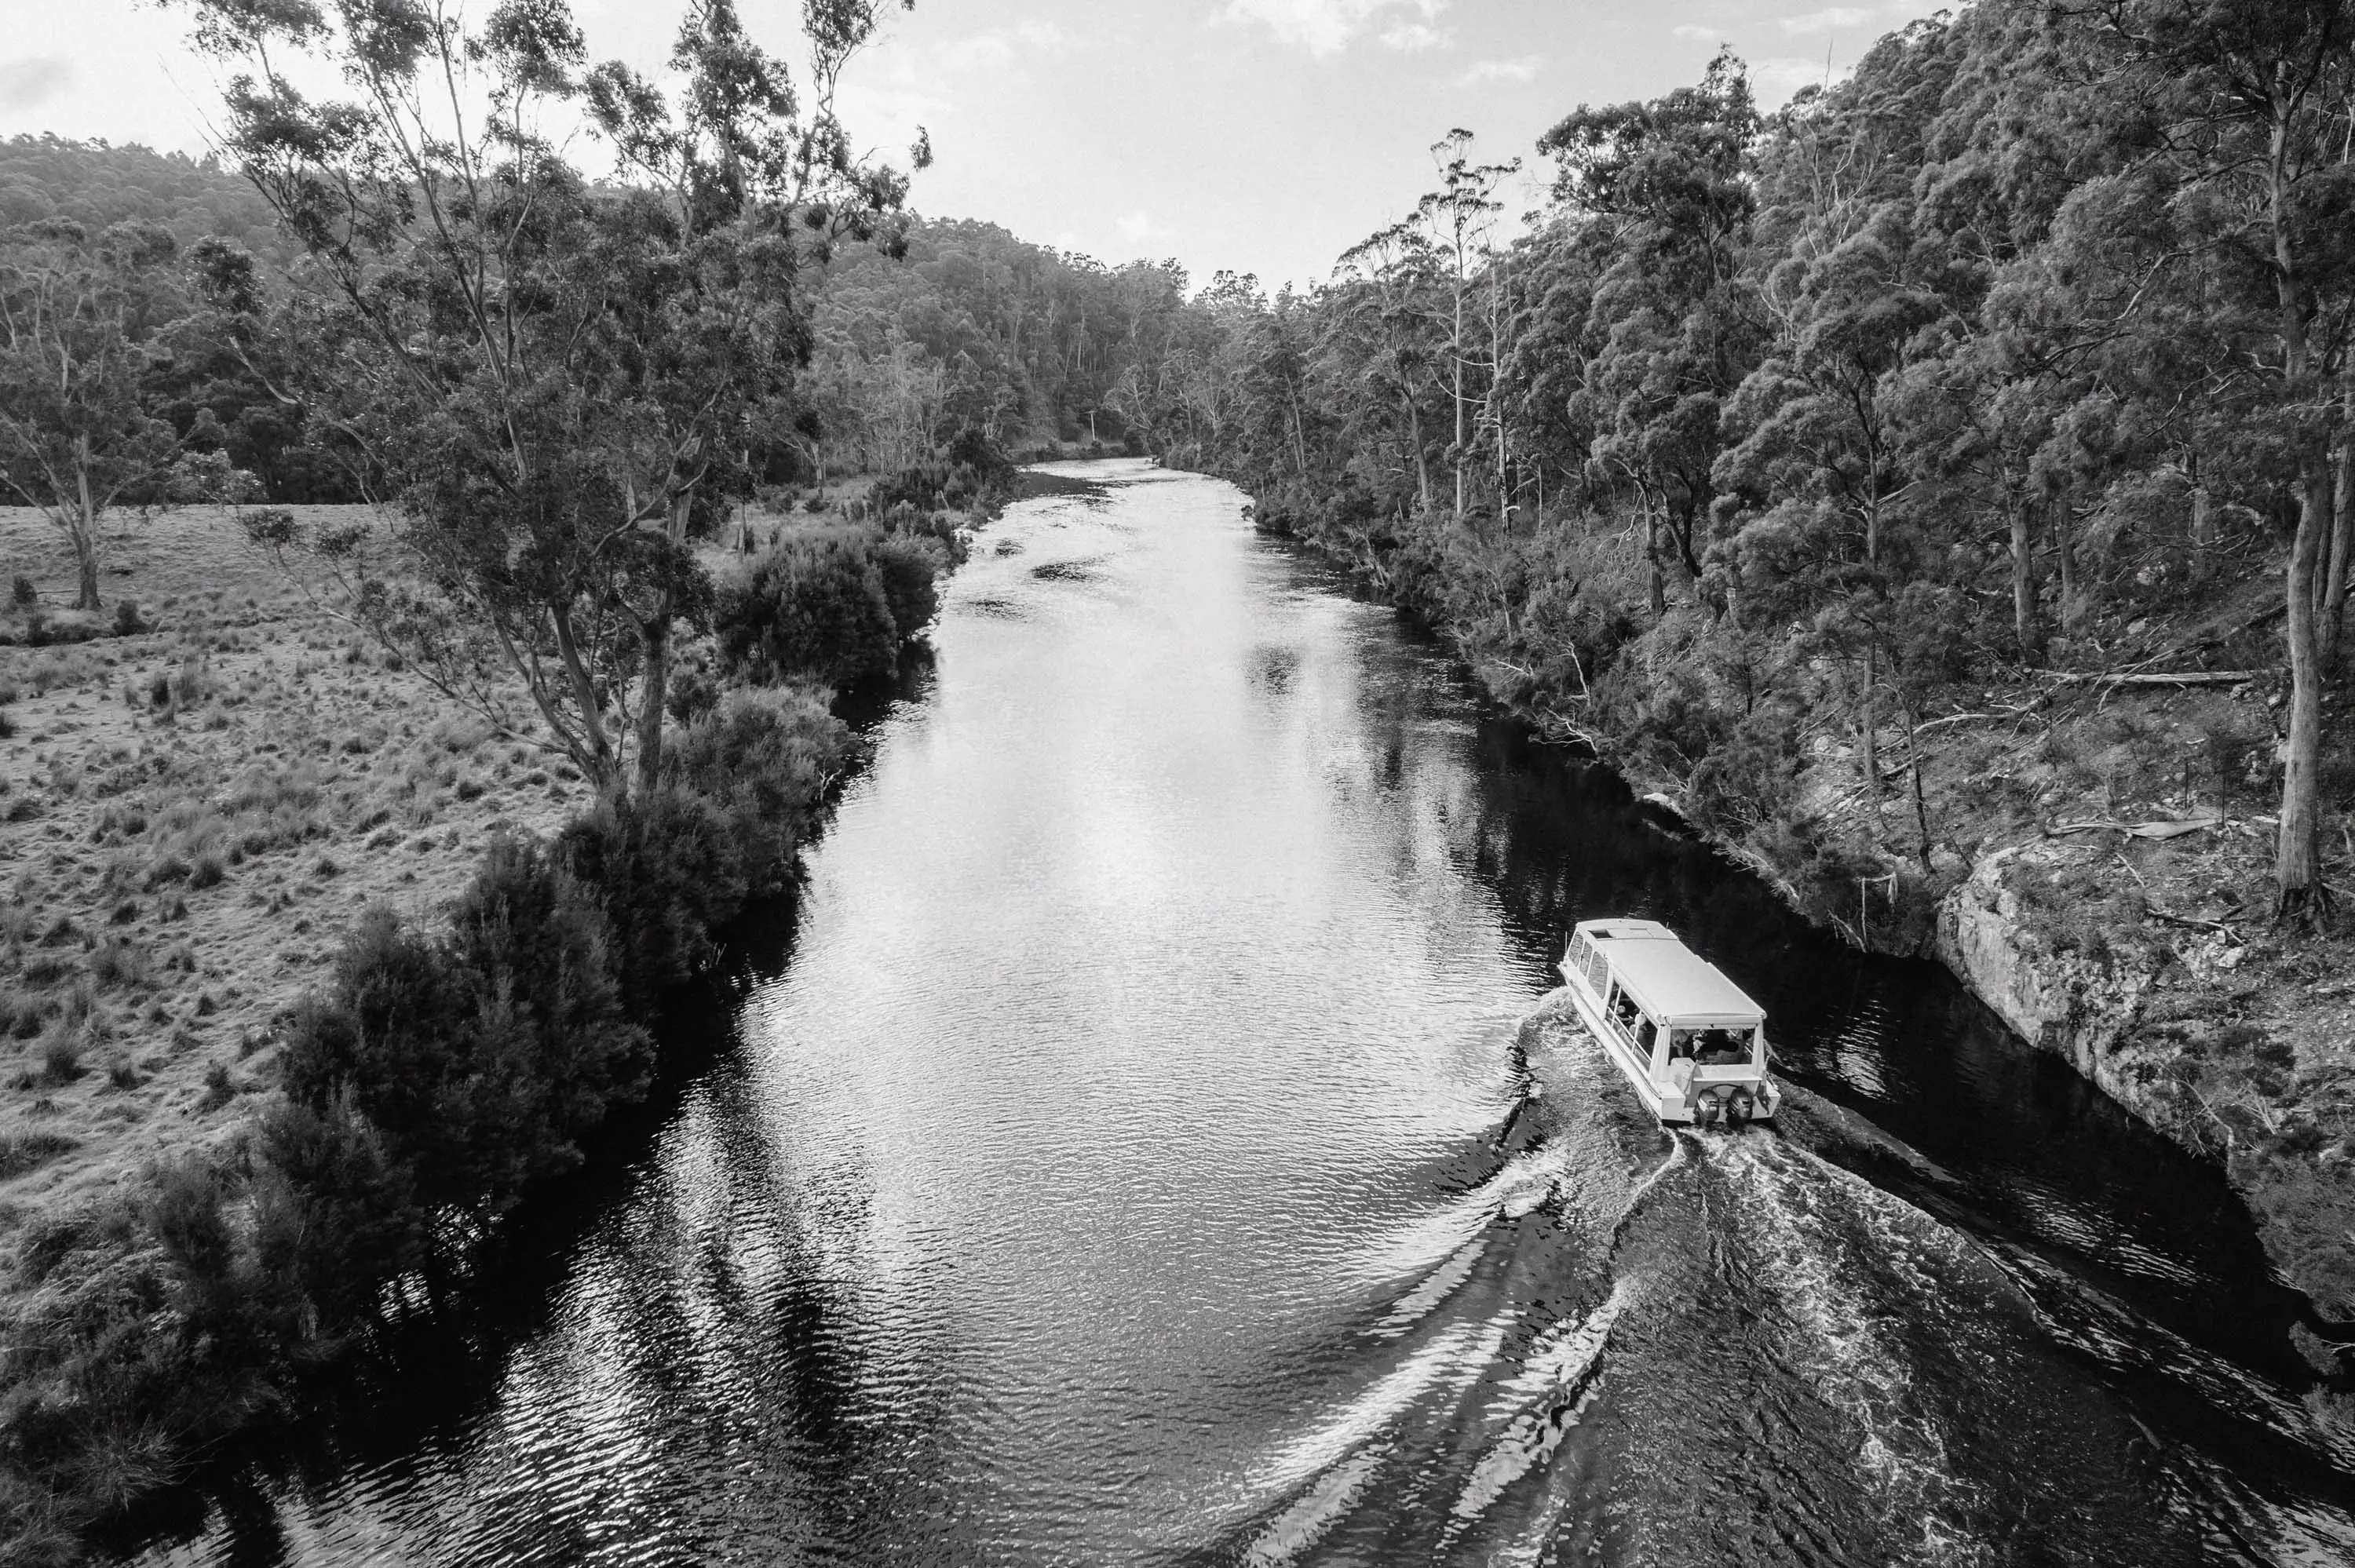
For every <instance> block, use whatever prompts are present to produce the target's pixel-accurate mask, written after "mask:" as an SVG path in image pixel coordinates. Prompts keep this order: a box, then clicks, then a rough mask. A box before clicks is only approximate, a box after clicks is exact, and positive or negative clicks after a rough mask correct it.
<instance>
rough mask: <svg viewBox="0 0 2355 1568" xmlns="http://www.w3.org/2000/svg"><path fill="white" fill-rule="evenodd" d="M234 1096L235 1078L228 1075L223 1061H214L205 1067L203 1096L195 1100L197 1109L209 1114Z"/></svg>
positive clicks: (235, 1090)
mask: <svg viewBox="0 0 2355 1568" xmlns="http://www.w3.org/2000/svg"><path fill="white" fill-rule="evenodd" d="M235 1098H237V1080H236V1079H235V1078H232V1077H230V1076H229V1067H228V1065H226V1064H225V1063H220V1062H215V1063H214V1064H213V1065H211V1066H209V1067H208V1068H206V1069H205V1097H204V1098H202V1099H200V1100H198V1101H197V1111H198V1112H200V1113H201V1114H203V1115H206V1116H210V1115H211V1114H212V1113H213V1112H215V1111H217V1110H218V1109H220V1108H221V1107H223V1106H225V1105H227V1104H229V1101H231V1100H233V1099H235Z"/></svg>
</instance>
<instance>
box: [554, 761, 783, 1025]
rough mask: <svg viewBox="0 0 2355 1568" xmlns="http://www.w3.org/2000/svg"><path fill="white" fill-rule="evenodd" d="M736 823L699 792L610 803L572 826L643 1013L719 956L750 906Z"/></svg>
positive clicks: (585, 872)
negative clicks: (716, 941) (725, 935)
mask: <svg viewBox="0 0 2355 1568" xmlns="http://www.w3.org/2000/svg"><path fill="white" fill-rule="evenodd" d="M734 840H735V825H734V824H733V823H732V822H731V821H730V818H729V816H728V814H727V813H726V812H725V811H724V810H722V809H721V808H720V807H719V805H717V804H716V803H714V802H712V801H710V800H706V799H704V798H703V797H702V796H701V795H698V794H696V793H694V792H693V791H691V790H687V789H655V790H652V791H648V792H645V793H643V794H640V795H637V796H634V797H633V798H631V799H630V800H624V801H618V802H616V801H611V800H603V801H600V802H598V803H597V804H596V805H595V806H593V807H592V808H591V809H590V810H589V811H588V812H587V813H586V814H584V815H583V816H581V818H579V819H578V820H577V821H574V822H573V823H572V825H571V826H570V827H568V828H566V829H565V830H564V832H563V835H562V836H561V837H560V838H559V840H558V848H559V853H560V854H561V855H562V857H563V859H564V862H565V863H566V864H567V865H568V866H569V867H570V868H571V870H572V872H573V874H575V875H576V876H578V877H579V878H580V879H581V882H582V883H584V884H586V885H588V886H589V887H590V888H591V889H593V890H594V893H595V896H596V899H597V901H598V903H599V904H600V905H601V906H602V908H603V911H604V915H605V918H606V919H607V920H608V921H609V922H610V923H611V926H612V930H613V952H614V956H615V960H616V967H617V968H618V969H619V970H620V976H621V993H622V996H623V999H624V1000H625V1001H627V1003H628V1005H629V1007H630V1009H631V1010H632V1012H633V1013H634V1014H636V1015H638V1016H645V1015H647V1014H649V1013H652V1012H655V1011H656V1010H657V1009H658V1007H659V1004H660V1002H661V1000H662V998H663V995H664V993H666V991H670V990H671V989H672V988H673V987H675V986H677V985H678V984H680V983H681V982H682V981H684V980H687V979H689V978H690V977H692V976H693V975H694V974H695V973H696V972H697V970H698V969H701V968H702V967H703V965H704V964H705V962H706V961H707V960H708V959H709V957H710V955H711V950H712V935H713V933H714V931H715V930H717V928H718V927H720V926H721V925H723V924H725V923H726V922H727V921H728V920H729V919H730V917H731V916H734V915H735V913H736V912H737V911H738V910H739V909H741V907H743V904H744V899H745V897H746V895H748V893H749V892H750V888H751V885H750V882H749V879H748V876H747V874H746V860H747V857H746V855H745V854H744V853H741V850H740V847H739V846H738V845H737V843H736V842H734Z"/></svg>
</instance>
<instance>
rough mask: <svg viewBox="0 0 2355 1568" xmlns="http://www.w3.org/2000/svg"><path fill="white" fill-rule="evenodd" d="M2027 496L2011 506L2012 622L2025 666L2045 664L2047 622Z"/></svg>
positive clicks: (2013, 500)
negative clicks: (2039, 594) (2042, 610)
mask: <svg viewBox="0 0 2355 1568" xmlns="http://www.w3.org/2000/svg"><path fill="white" fill-rule="evenodd" d="M2033 520H2034V519H2033V513H2032V511H2031V510H2030V506H2029V504H2028V498H2027V497H2026V496H2024V495H2020V496H2015V497H2013V499H2012V503H2011V620H2012V627H2013V630H2014V631H2015V632H2016V633H2017V634H2018V636H2019V657H2020V661H2021V662H2023V663H2028V664H2041V663H2042V662H2044V619H2043V617H2042V616H2041V614H2040V613H2038V609H2037V604H2036V590H2037V582H2036V534H2035V530H2034V528H2033V527H2032V526H2031V524H2032V522H2033Z"/></svg>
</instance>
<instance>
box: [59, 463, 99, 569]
mask: <svg viewBox="0 0 2355 1568" xmlns="http://www.w3.org/2000/svg"><path fill="white" fill-rule="evenodd" d="M74 459H75V461H74V482H75V485H76V486H77V487H78V491H79V493H78V494H77V495H76V497H75V511H74V520H73V526H71V527H70V528H68V529H67V530H66V537H67V539H68V540H69V541H70V542H71V544H72V545H73V553H74V608H75V609H99V608H101V606H100V604H99V601H98V503H97V501H96V500H95V499H94V498H93V497H92V496H91V490H90V464H91V456H90V438H89V437H88V436H83V437H81V438H80V439H79V440H78V441H77V442H76V444H75V447H74Z"/></svg>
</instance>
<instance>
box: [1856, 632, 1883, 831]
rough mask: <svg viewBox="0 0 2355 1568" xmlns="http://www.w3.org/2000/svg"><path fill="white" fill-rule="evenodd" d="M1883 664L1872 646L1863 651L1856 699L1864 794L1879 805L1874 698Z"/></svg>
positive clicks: (1878, 746)
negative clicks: (1860, 685) (1861, 685)
mask: <svg viewBox="0 0 2355 1568" xmlns="http://www.w3.org/2000/svg"><path fill="white" fill-rule="evenodd" d="M1880 682H1881V666H1880V662H1879V661H1878V660H1876V659H1875V658H1874V656H1873V650H1872V649H1870V648H1867V649H1866V650H1865V651H1864V690H1863V691H1862V692H1860V693H1859V694H1858V701H1857V720H1856V728H1857V748H1858V750H1859V752H1861V753H1862V754H1863V758H1864V794H1865V799H1867V800H1870V801H1871V802H1872V803H1873V805H1874V807H1875V808H1876V809H1877V808H1878V807H1879V806H1880V804H1881V713H1880V710H1879V707H1878V705H1876V703H1875V702H1874V697H1875V695H1876V693H1877V690H1878V688H1879V685H1880Z"/></svg>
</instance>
